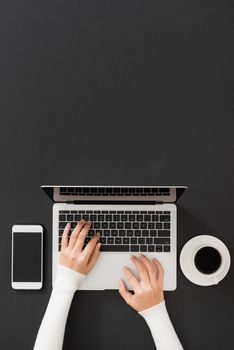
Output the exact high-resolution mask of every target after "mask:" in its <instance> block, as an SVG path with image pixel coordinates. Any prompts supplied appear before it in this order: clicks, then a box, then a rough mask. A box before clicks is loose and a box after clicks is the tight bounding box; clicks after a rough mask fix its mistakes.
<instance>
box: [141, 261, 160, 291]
mask: <svg viewBox="0 0 234 350" xmlns="http://www.w3.org/2000/svg"><path fill="white" fill-rule="evenodd" d="M140 259H141V261H142V262H143V263H144V265H145V266H146V268H147V271H148V275H149V279H150V282H151V283H152V285H155V284H156V282H157V267H156V266H155V264H154V263H153V261H151V260H150V259H148V258H147V257H146V256H145V255H144V254H141V255H140Z"/></svg>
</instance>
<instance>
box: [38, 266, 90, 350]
mask: <svg viewBox="0 0 234 350" xmlns="http://www.w3.org/2000/svg"><path fill="white" fill-rule="evenodd" d="M84 278H85V275H82V274H81V273H79V272H76V271H74V270H71V269H69V268H67V267H65V266H63V265H60V264H59V265H58V270H57V277H56V281H55V284H54V288H53V291H52V293H51V297H50V301H49V304H48V306H47V309H46V313H45V315H44V318H43V320H42V323H41V326H40V329H39V331H38V334H37V339H36V342H35V345H34V348H33V349H34V350H61V349H62V346H63V337H64V331H65V326H66V322H67V316H68V312H69V309H70V306H71V302H72V299H73V296H74V293H75V291H76V290H77V289H78V287H79V284H80V283H81V281H82V280H83V279H84Z"/></svg>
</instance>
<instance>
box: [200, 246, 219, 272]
mask: <svg viewBox="0 0 234 350" xmlns="http://www.w3.org/2000/svg"><path fill="white" fill-rule="evenodd" d="M221 260H222V259H221V255H220V254H219V252H218V250H217V249H215V248H212V247H204V248H201V249H200V250H198V252H197V253H196V255H195V258H194V263H195V266H196V268H197V269H198V270H199V271H200V272H202V273H205V274H207V275H208V274H211V273H214V272H215V271H217V270H218V268H219V267H220V265H221Z"/></svg>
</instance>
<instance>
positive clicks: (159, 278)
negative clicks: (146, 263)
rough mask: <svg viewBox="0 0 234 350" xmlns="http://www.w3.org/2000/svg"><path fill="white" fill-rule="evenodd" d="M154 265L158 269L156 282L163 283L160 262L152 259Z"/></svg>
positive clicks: (162, 271) (162, 270)
mask: <svg viewBox="0 0 234 350" xmlns="http://www.w3.org/2000/svg"><path fill="white" fill-rule="evenodd" d="M153 262H154V264H155V265H156V266H157V268H158V274H157V280H158V281H160V282H163V276H164V269H163V266H162V264H161V263H160V261H159V260H158V259H156V258H154V259H153Z"/></svg>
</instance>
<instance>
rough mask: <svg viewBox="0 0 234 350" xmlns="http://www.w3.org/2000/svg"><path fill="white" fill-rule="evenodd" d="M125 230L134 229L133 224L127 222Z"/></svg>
mask: <svg viewBox="0 0 234 350" xmlns="http://www.w3.org/2000/svg"><path fill="white" fill-rule="evenodd" d="M124 226H125V228H126V229H130V228H132V224H131V222H125V225H124Z"/></svg>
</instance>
